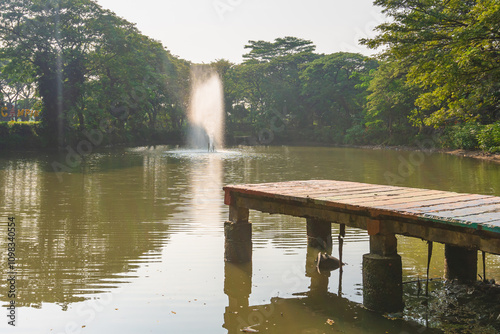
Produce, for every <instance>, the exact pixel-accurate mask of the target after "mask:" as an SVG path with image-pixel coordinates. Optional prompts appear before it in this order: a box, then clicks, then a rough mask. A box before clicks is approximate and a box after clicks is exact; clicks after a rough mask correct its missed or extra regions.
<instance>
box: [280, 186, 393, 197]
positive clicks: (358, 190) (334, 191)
mask: <svg viewBox="0 0 500 334" xmlns="http://www.w3.org/2000/svg"><path fill="white" fill-rule="evenodd" d="M385 191H394V190H393V189H391V188H390V187H369V188H367V187H348V188H345V189H343V188H325V189H318V190H315V191H311V190H310V189H304V190H302V191H289V192H287V194H290V195H293V196H307V197H310V198H319V197H333V196H335V195H338V194H342V196H349V195H351V196H356V194H373V193H374V192H385Z"/></svg>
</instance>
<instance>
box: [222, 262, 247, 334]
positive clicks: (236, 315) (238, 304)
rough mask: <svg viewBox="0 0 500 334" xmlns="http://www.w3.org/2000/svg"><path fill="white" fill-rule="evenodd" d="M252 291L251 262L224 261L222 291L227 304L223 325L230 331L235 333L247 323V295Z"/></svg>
mask: <svg viewBox="0 0 500 334" xmlns="http://www.w3.org/2000/svg"><path fill="white" fill-rule="evenodd" d="M251 292H252V263H251V262H248V263H243V264H235V263H229V262H226V263H224V293H225V294H226V295H227V297H228V306H227V307H226V310H225V312H224V325H222V327H224V328H225V329H227V330H228V331H229V332H230V333H237V332H239V330H240V329H241V328H242V327H245V326H249V325H253V324H247V323H246V321H248V314H249V313H250V308H249V300H248V299H249V297H250V294H251Z"/></svg>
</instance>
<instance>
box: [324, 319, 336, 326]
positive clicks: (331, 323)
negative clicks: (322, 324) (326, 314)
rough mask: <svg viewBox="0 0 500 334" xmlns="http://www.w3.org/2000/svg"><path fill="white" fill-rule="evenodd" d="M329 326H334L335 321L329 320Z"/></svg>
mask: <svg viewBox="0 0 500 334" xmlns="http://www.w3.org/2000/svg"><path fill="white" fill-rule="evenodd" d="M326 323H327V324H329V325H330V326H331V325H333V324H334V323H335V321H333V320H332V319H328V320H327V321H326Z"/></svg>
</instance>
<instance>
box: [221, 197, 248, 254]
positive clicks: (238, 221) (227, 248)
mask: <svg viewBox="0 0 500 334" xmlns="http://www.w3.org/2000/svg"><path fill="white" fill-rule="evenodd" d="M224 236H225V245H224V260H225V261H228V262H234V263H246V262H250V261H252V224H251V223H249V222H248V209H247V208H239V207H236V206H230V207H229V221H227V222H225V223H224Z"/></svg>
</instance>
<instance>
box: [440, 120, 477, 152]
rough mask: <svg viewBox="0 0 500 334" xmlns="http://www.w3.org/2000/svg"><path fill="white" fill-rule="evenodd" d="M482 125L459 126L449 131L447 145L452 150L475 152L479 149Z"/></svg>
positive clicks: (467, 124)
mask: <svg viewBox="0 0 500 334" xmlns="http://www.w3.org/2000/svg"><path fill="white" fill-rule="evenodd" d="M480 131H481V125H479V124H477V123H466V124H457V125H454V126H452V127H450V128H448V129H447V132H446V137H445V138H446V141H445V145H446V146H448V147H450V148H458V149H464V150H474V149H477V148H478V147H479V142H478V134H479V132H480Z"/></svg>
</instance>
